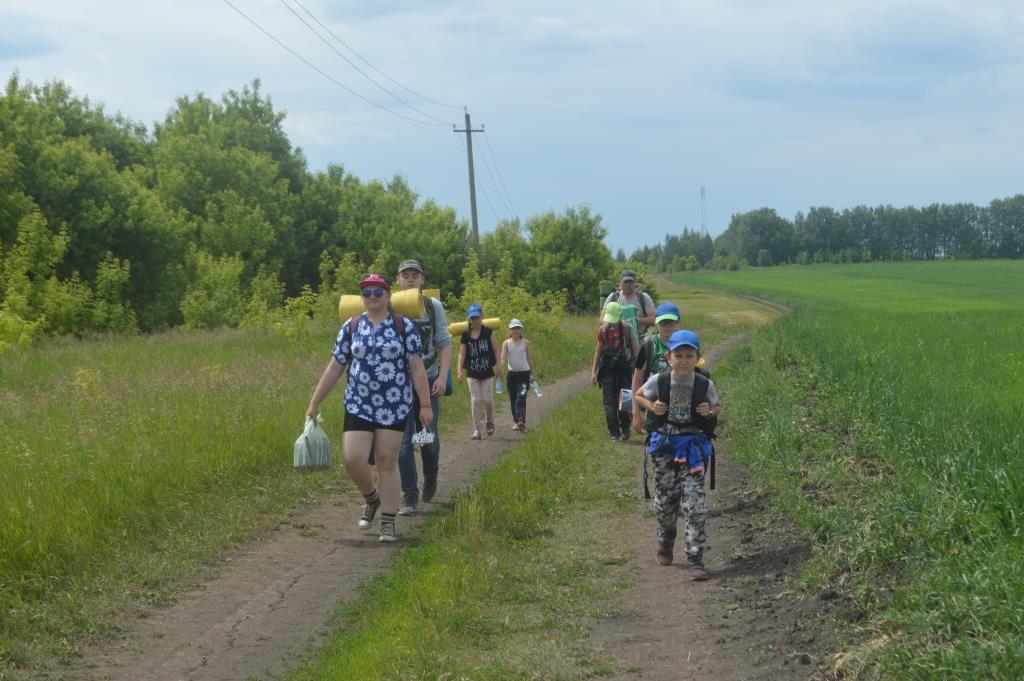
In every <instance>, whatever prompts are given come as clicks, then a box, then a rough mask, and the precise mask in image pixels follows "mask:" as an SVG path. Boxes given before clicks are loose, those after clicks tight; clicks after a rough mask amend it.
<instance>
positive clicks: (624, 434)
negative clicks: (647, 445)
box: [622, 428, 629, 442]
mask: <svg viewBox="0 0 1024 681" xmlns="http://www.w3.org/2000/svg"><path fill="white" fill-rule="evenodd" d="M628 439H629V428H623V429H622V441H623V442H625V441H626V440H628Z"/></svg>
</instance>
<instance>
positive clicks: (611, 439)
mask: <svg viewBox="0 0 1024 681" xmlns="http://www.w3.org/2000/svg"><path fill="white" fill-rule="evenodd" d="M608 441H609V442H618V441H619V436H618V435H609V436H608Z"/></svg>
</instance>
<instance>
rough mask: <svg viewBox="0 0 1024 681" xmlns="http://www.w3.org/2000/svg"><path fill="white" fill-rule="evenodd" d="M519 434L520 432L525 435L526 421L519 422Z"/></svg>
mask: <svg viewBox="0 0 1024 681" xmlns="http://www.w3.org/2000/svg"><path fill="white" fill-rule="evenodd" d="M519 432H521V433H525V432H526V421H521V422H520V423H519Z"/></svg>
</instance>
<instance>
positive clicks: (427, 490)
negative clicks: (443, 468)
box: [423, 473, 437, 502]
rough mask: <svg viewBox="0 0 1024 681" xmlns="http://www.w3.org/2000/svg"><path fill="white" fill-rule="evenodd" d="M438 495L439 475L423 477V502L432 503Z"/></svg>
mask: <svg viewBox="0 0 1024 681" xmlns="http://www.w3.org/2000/svg"><path fill="white" fill-rule="evenodd" d="M435 494H437V474H436V473H435V474H434V475H429V476H428V475H424V476H423V501H425V502H426V501H430V500H431V499H433V498H434V495H435Z"/></svg>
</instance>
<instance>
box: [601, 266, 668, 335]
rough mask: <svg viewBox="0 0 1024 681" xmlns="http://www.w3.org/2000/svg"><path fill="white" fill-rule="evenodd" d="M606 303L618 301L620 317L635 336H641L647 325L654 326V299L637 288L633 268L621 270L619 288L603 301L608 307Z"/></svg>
mask: <svg viewBox="0 0 1024 681" xmlns="http://www.w3.org/2000/svg"><path fill="white" fill-rule="evenodd" d="M608 303H618V304H619V305H621V306H622V319H623V320H624V321H627V322H629V324H630V326H632V327H633V331H635V332H636V337H637V338H642V337H643V335H644V334H645V333H646V332H647V329H648V327H651V326H654V316H655V315H654V300H653V299H652V298H651V296H650V295H649V294H647V293H644V292H643V291H641V290H639V286H638V285H637V283H636V272H634V271H633V270H622V272H621V273H620V274H619V288H618V290H616V291H612V292H611V293H610V294H608V298H606V299H605V301H604V306H605V308H607V307H608ZM601 314H602V315H603V314H604V309H602V310H601Z"/></svg>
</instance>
